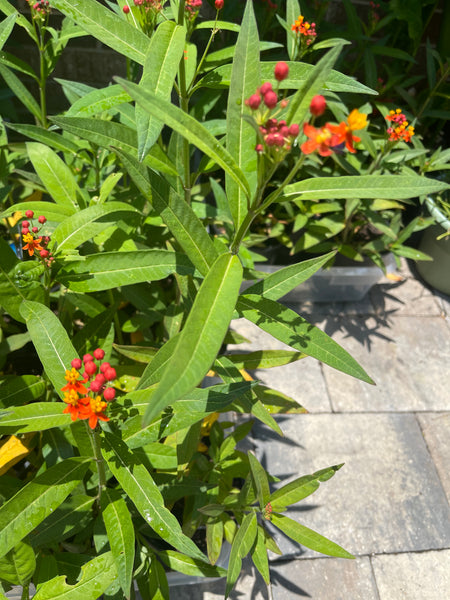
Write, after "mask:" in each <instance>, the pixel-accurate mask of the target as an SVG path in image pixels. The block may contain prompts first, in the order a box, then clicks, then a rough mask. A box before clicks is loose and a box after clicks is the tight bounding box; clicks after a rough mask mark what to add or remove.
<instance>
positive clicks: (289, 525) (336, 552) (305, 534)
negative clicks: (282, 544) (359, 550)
mask: <svg viewBox="0 0 450 600" xmlns="http://www.w3.org/2000/svg"><path fill="white" fill-rule="evenodd" d="M270 520H271V522H272V523H273V524H274V525H275V527H278V528H279V529H281V531H282V532H283V533H285V534H286V535H287V536H288V537H290V538H291V539H293V540H294V541H296V542H298V543H299V544H302V545H303V546H306V547H307V548H311V550H315V551H316V552H320V553H321V554H327V555H328V556H337V557H339V558H355V557H354V556H353V555H352V554H350V552H347V550H344V548H341V546H338V545H337V544H335V543H334V542H332V541H331V540H328V539H327V538H326V537H323V535H320V533H317V532H316V531H313V530H312V529H309V528H308V527H305V525H302V524H301V523H297V521H294V520H292V519H290V518H289V517H286V516H284V515H280V514H278V513H275V512H274V513H272V514H271V516H270Z"/></svg>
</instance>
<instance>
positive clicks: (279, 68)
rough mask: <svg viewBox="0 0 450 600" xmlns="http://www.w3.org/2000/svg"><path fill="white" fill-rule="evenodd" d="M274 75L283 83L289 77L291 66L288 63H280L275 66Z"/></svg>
mask: <svg viewBox="0 0 450 600" xmlns="http://www.w3.org/2000/svg"><path fill="white" fill-rule="evenodd" d="M273 73H274V75H275V79H276V80H277V81H283V79H286V77H287V76H288V75H289V66H288V65H287V63H285V62H283V61H280V62H278V63H277V64H276V65H275V69H274V72H273Z"/></svg>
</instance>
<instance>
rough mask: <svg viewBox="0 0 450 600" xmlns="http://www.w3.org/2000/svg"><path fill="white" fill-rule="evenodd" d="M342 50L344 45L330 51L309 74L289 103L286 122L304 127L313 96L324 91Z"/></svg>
mask: <svg viewBox="0 0 450 600" xmlns="http://www.w3.org/2000/svg"><path fill="white" fill-rule="evenodd" d="M341 50H342V44H341V45H339V46H335V47H334V48H332V49H331V50H329V51H328V52H327V53H326V54H325V56H323V57H322V58H321V59H320V60H319V62H318V63H317V64H316V65H315V67H314V68H313V70H312V71H311V72H310V73H309V75H308V78H307V79H306V80H305V82H304V83H303V85H302V86H301V87H300V88H299V89H298V90H297V92H296V93H295V95H294V97H293V98H292V99H291V101H290V103H289V107H288V112H287V116H286V121H287V122H288V123H298V124H299V125H300V126H301V125H302V123H303V121H304V120H305V119H306V117H307V115H308V112H309V105H310V103H311V100H312V98H313V96H315V95H316V94H319V93H320V92H321V91H322V88H323V87H324V85H325V82H326V80H327V78H328V76H329V74H330V72H331V69H332V68H333V65H334V63H335V62H336V60H337V58H338V56H339V54H340V52H341Z"/></svg>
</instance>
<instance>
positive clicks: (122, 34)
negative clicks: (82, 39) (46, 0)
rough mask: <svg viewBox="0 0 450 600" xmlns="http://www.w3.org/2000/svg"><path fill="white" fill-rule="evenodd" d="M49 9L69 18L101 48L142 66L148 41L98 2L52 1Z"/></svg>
mask: <svg viewBox="0 0 450 600" xmlns="http://www.w3.org/2000/svg"><path fill="white" fill-rule="evenodd" d="M52 7H53V8H56V9H57V10H60V11H61V12H62V13H63V14H65V15H66V16H67V17H70V19H72V21H74V22H75V23H77V24H78V25H79V26H80V27H82V28H83V29H84V30H85V31H87V32H88V33H90V34H91V35H92V36H93V37H94V38H96V39H97V40H99V41H100V42H102V43H103V44H106V45H107V46H109V47H110V48H113V49H114V50H117V52H120V54H123V55H124V56H127V57H128V58H131V60H134V61H136V62H137V63H139V64H141V65H142V64H143V63H144V59H145V53H146V51H147V47H148V44H149V39H148V37H147V36H146V35H145V34H144V33H142V31H140V30H139V29H137V28H136V27H133V25H130V23H128V22H127V21H126V20H125V19H122V18H121V17H120V16H119V15H118V14H116V13H115V12H113V11H111V10H108V9H107V8H106V7H105V6H102V5H101V4H100V2H97V1H96V0H83V2H81V3H78V2H72V1H71V0H55V1H54V2H53V1H52Z"/></svg>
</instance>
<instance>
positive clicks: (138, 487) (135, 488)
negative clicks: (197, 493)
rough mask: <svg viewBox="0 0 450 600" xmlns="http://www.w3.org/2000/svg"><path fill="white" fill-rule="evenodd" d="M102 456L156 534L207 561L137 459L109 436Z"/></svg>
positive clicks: (119, 442)
mask: <svg viewBox="0 0 450 600" xmlns="http://www.w3.org/2000/svg"><path fill="white" fill-rule="evenodd" d="M102 452H103V455H104V457H105V459H106V460H107V462H108V466H109V468H110V469H111V472H112V474H113V475H114V477H115V478H116V479H117V480H118V481H119V483H120V485H121V486H122V488H123V490H124V491H125V492H126V494H127V495H128V497H129V498H130V500H131V501H132V502H133V504H134V505H135V506H136V508H137V509H138V511H139V512H140V513H141V515H142V516H143V518H144V519H145V521H146V523H147V524H148V525H149V526H150V527H151V528H152V529H153V530H154V531H155V533H156V534H157V535H159V537H161V538H162V539H163V540H165V541H166V542H167V543H168V544H171V545H172V546H174V548H176V549H177V550H179V551H180V552H184V553H185V554H187V555H188V556H192V557H193V558H198V559H200V560H204V559H205V556H204V555H203V554H202V552H200V550H199V549H198V548H197V546H196V545H195V544H194V542H193V541H192V540H191V539H190V538H188V537H187V536H185V535H184V533H183V532H182V530H181V526H180V524H179V523H178V521H177V519H176V517H175V516H174V515H173V514H172V513H171V512H170V511H169V510H168V509H167V508H166V507H165V506H164V501H163V497H162V495H161V492H160V491H159V489H158V486H157V485H156V483H155V482H154V481H153V479H152V477H151V475H150V473H149V472H148V471H147V469H146V468H145V467H144V465H143V464H142V463H141V461H140V460H139V458H138V456H137V455H136V454H135V453H133V452H132V451H131V450H130V449H129V448H128V446H127V445H126V444H125V443H124V442H123V441H122V440H121V439H120V438H119V437H117V436H115V435H113V434H110V433H105V435H104V436H103V438H102Z"/></svg>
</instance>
